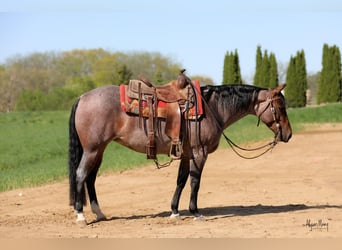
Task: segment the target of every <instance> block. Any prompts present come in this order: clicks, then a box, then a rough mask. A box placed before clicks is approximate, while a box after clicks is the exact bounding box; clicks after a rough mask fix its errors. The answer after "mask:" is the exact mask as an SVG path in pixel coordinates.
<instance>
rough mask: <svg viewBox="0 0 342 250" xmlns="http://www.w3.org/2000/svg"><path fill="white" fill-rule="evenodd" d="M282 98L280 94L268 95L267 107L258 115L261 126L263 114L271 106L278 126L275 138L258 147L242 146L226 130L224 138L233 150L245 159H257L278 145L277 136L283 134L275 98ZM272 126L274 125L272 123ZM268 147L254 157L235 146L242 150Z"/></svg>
mask: <svg viewBox="0 0 342 250" xmlns="http://www.w3.org/2000/svg"><path fill="white" fill-rule="evenodd" d="M278 99H280V97H279V96H276V97H267V98H266V100H265V101H264V102H266V106H265V108H264V109H263V110H262V112H261V113H260V114H259V115H258V123H257V126H259V124H260V120H261V116H262V115H263V114H264V113H265V112H266V110H267V109H268V108H270V110H271V113H272V117H273V123H275V124H276V128H277V131H276V132H275V136H274V139H273V141H272V142H269V143H267V144H265V145H263V146H260V147H256V148H251V149H249V148H243V147H240V146H239V145H237V144H235V143H234V142H233V141H232V140H231V139H229V138H228V137H227V136H226V135H225V134H224V132H223V133H222V135H223V136H224V138H225V139H226V141H227V143H228V144H229V146H230V147H231V148H232V149H233V151H234V152H235V153H236V154H237V155H238V156H240V157H241V158H243V159H255V158H258V157H260V156H262V155H264V154H266V153H267V152H268V151H270V150H272V149H273V148H274V147H275V146H276V145H277V138H278V136H279V135H280V136H281V125H280V123H279V118H277V113H276V109H275V107H274V103H273V101H274V100H278ZM264 102H261V103H258V104H256V105H255V107H254V110H255V112H257V111H258V108H259V106H260V104H262V103H264ZM271 126H272V125H271ZM266 147H268V148H267V149H266V150H265V151H263V152H262V153H260V154H258V155H256V156H252V157H249V156H244V155H242V154H241V153H239V152H238V151H237V150H236V149H235V148H238V149H240V150H243V151H257V150H261V149H264V148H266Z"/></svg>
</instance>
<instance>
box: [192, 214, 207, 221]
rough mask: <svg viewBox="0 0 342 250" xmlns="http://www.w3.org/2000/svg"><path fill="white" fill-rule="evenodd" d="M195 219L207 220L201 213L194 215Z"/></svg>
mask: <svg viewBox="0 0 342 250" xmlns="http://www.w3.org/2000/svg"><path fill="white" fill-rule="evenodd" d="M194 221H205V217H204V216H203V215H201V214H196V215H195V216H194Z"/></svg>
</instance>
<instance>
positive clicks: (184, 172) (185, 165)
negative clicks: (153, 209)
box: [171, 158, 190, 218]
mask: <svg viewBox="0 0 342 250" xmlns="http://www.w3.org/2000/svg"><path fill="white" fill-rule="evenodd" d="M189 172H190V161H189V159H185V158H182V160H181V162H180V164H179V169H178V177H177V187H176V190H175V193H174V195H173V198H172V201H171V210H172V214H171V218H180V216H179V212H178V206H179V199H180V197H181V194H182V191H183V189H184V186H185V184H186V181H187V180H188V176H189Z"/></svg>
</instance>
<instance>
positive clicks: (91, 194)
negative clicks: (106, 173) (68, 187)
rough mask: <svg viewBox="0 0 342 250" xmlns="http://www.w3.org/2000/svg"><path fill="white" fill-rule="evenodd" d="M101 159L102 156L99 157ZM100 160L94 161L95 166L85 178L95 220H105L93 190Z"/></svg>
mask: <svg viewBox="0 0 342 250" xmlns="http://www.w3.org/2000/svg"><path fill="white" fill-rule="evenodd" d="M101 159H102V157H101ZM100 164H101V161H99V162H96V166H95V168H94V169H93V170H92V171H91V173H90V174H89V176H88V178H87V181H86V183H87V190H88V194H89V201H90V205H91V211H92V212H93V213H94V214H96V220H97V221H100V220H105V219H106V216H105V215H104V214H103V213H102V211H101V209H100V206H99V203H98V201H97V195H96V190H95V180H96V175H97V172H98V170H99V167H100Z"/></svg>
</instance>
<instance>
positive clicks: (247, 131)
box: [0, 103, 342, 191]
mask: <svg viewBox="0 0 342 250" xmlns="http://www.w3.org/2000/svg"><path fill="white" fill-rule="evenodd" d="M288 115H289V119H290V121H291V125H292V128H293V130H294V131H298V130H301V129H302V128H303V124H305V123H325V122H332V123H341V122H342V104H341V103H338V104H330V105H326V106H319V107H315V108H299V109H289V110H288ZM68 118H69V111H56V112H13V113H0V191H4V190H9V189H15V188H20V187H30V186H37V185H41V184H44V183H51V182H56V181H60V180H63V179H65V178H66V177H67V151H68ZM256 124H257V118H256V117H255V116H247V117H245V118H244V119H242V120H240V121H238V122H237V123H235V124H233V125H232V126H230V127H229V128H228V129H227V130H226V134H227V135H228V136H229V137H230V138H231V139H232V140H233V141H235V142H237V143H242V142H247V141H259V140H266V139H268V138H270V140H271V139H272V138H273V134H272V132H271V131H270V130H269V129H267V128H266V127H265V126H264V125H263V124H260V126H259V127H257V126H256ZM221 144H222V146H224V147H227V145H226V143H225V142H224V143H223V142H222V143H221ZM163 160H165V157H164V158H163ZM151 163H152V161H149V160H146V155H144V154H139V153H136V152H134V151H132V150H129V149H127V148H124V147H122V146H120V145H119V144H117V143H111V144H110V145H109V146H108V148H107V149H106V151H105V155H104V160H103V163H102V166H101V169H100V174H101V173H103V172H108V171H122V170H125V169H129V168H132V167H137V166H141V165H146V164H151Z"/></svg>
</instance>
